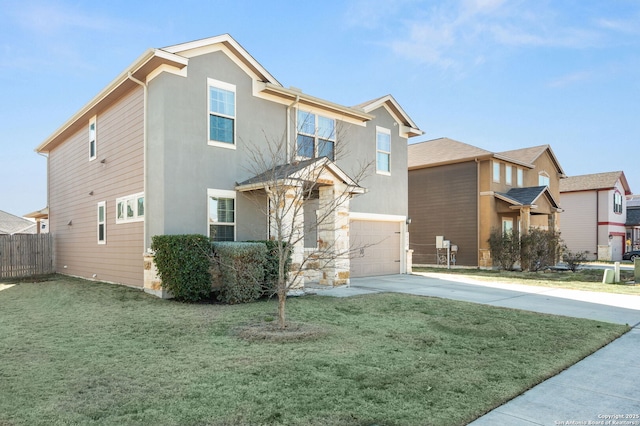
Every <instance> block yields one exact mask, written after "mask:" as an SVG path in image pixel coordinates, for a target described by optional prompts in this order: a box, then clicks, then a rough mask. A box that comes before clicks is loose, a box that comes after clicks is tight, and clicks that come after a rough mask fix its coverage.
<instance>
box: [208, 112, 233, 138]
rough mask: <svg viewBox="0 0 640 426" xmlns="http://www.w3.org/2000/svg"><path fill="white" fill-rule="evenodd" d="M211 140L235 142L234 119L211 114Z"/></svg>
mask: <svg viewBox="0 0 640 426" xmlns="http://www.w3.org/2000/svg"><path fill="white" fill-rule="evenodd" d="M209 132H210V133H209V140H212V141H218V142H225V143H233V119H231V118H225V117H220V116H217V115H210V116H209Z"/></svg>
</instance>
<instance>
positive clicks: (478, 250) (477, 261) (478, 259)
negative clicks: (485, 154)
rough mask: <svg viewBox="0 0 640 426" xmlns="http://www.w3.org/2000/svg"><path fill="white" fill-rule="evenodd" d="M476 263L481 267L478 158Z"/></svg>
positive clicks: (478, 167) (477, 172) (478, 171)
mask: <svg viewBox="0 0 640 426" xmlns="http://www.w3.org/2000/svg"><path fill="white" fill-rule="evenodd" d="M474 161H475V162H476V204H477V207H476V263H477V264H478V267H480V161H479V160H478V158H477V157H476V158H475V159H474Z"/></svg>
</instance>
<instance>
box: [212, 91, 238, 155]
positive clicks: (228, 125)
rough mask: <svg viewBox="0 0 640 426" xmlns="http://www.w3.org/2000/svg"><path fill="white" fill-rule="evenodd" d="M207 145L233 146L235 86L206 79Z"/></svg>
mask: <svg viewBox="0 0 640 426" xmlns="http://www.w3.org/2000/svg"><path fill="white" fill-rule="evenodd" d="M207 82H208V85H209V145H215V146H221V147H224V148H235V133H236V131H235V127H236V86H235V85H233V84H229V83H225V82H222V81H218V80H214V79H211V78H210V79H208V80H207Z"/></svg>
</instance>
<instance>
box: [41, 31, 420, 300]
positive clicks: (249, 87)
mask: <svg viewBox="0 0 640 426" xmlns="http://www.w3.org/2000/svg"><path fill="white" fill-rule="evenodd" d="M421 134H422V131H421V130H419V129H418V127H417V126H416V124H415V123H414V122H413V121H412V120H411V119H410V117H409V116H408V115H407V114H406V113H405V112H404V111H403V109H402V108H401V107H400V105H399V104H398V103H397V102H396V101H395V99H394V98H393V97H392V96H390V95H387V96H383V97H380V98H377V99H374V100H372V101H369V102H365V103H362V104H359V105H357V106H353V107H347V106H343V105H338V104H336V103H333V102H330V101H327V100H324V99H320V98H317V97H314V96H310V95H307V94H305V93H303V92H302V91H300V90H298V89H292V88H286V87H284V86H283V85H282V84H280V82H278V81H277V80H276V79H275V78H274V77H273V76H272V75H271V74H270V73H269V72H268V71H267V70H266V69H264V68H263V67H262V66H261V65H260V64H259V63H258V62H257V61H256V60H255V59H254V58H253V57H252V56H251V55H250V54H249V53H248V52H247V51H246V50H245V49H244V48H243V47H242V46H240V45H239V44H238V43H237V42H236V41H235V40H234V39H233V38H232V37H231V36H229V35H221V36H217V37H212V38H208V39H203V40H198V41H193V42H189V43H184V44H179V45H175V46H170V47H165V48H162V49H149V50H148V51H146V52H145V53H143V54H142V56H140V58H138V59H137V60H136V61H134V62H133V63H132V64H131V65H130V66H129V67H127V68H126V69H125V70H124V71H123V72H122V73H121V74H120V75H119V76H118V77H117V78H116V79H115V80H113V82H112V83H110V84H109V85H108V86H107V87H105V88H104V89H103V90H102V91H101V92H100V93H99V94H98V95H96V96H95V97H94V98H93V99H92V100H91V101H90V102H89V103H88V104H86V105H85V106H84V107H83V108H82V109H81V110H80V111H78V112H77V113H76V114H75V115H74V116H73V117H71V118H70V119H69V120H68V121H67V122H66V123H64V124H63V125H62V126H61V127H60V128H59V129H58V130H57V131H56V132H54V133H53V134H52V135H51V136H50V137H49V138H47V139H46V140H45V141H44V142H43V143H42V144H41V145H40V146H38V147H37V149H36V150H37V152H39V153H43V154H46V155H47V156H48V198H49V199H48V204H49V206H48V207H49V222H50V230H51V232H52V233H54V234H55V238H56V246H57V247H56V250H57V254H58V255H57V265H56V267H57V270H58V272H60V273H64V274H69V275H74V276H80V277H85V278H89V279H98V280H102V281H109V282H115V283H121V284H125V285H129V286H136V287H142V286H143V281H144V279H143V272H144V269H145V267H148V265H147V266H145V262H144V260H143V254H144V253H147V252H148V251H149V247H150V245H151V238H152V236H154V235H161V234H183V233H198V234H204V235H208V236H210V237H211V238H213V239H215V240H235V241H243V240H255V239H268V238H270V237H271V235H270V232H271V230H270V225H269V217H268V216H269V215H268V214H266V213H265V211H268V209H264V208H260V207H264V206H259V205H257V204H256V202H255V200H256V197H257V198H258V199H259V197H260V188H258V187H256V186H251V185H247V184H246V183H247V182H252V179H254V178H255V177H256V172H255V169H254V168H252V165H251V160H252V159H255V153H256V150H259V149H262V148H265V147H267V146H268V145H269V144H274V143H276V142H277V141H285V144H286V149H287V152H288V153H292V155H290V156H289V157H288V158H289V159H291V158H294V159H295V160H296V161H307V160H314V159H320V158H324V159H325V160H323V161H325V163H326V164H327V168H326V170H327V171H328V173H329V174H330V175H331V176H330V178H329V181H331V179H334V180H335V183H336V185H337V184H338V183H339V184H348V182H347V181H349V180H350V177H349V176H350V173H352V171H353V170H355V169H356V168H357V166H358V165H359V164H363V163H370V164H371V165H372V171H371V173H369V174H367V175H366V177H365V178H364V179H362V180H360V181H359V182H358V185H359V190H358V191H355V192H354V193H353V196H352V198H351V199H350V200H349V203H348V210H347V211H346V212H345V214H346V215H347V216H348V223H347V224H345V225H344V226H342V227H341V228H342V232H341V233H338V234H336V235H335V236H334V238H336V239H342V240H347V241H342V243H343V244H347V246H349V245H351V244H354V243H355V242H358V244H362V246H363V247H366V249H363V250H360V251H359V252H358V255H357V256H351V258H350V259H347V263H346V266H345V267H343V269H344V268H346V269H347V270H346V271H341V274H340V277H341V278H342V279H341V280H339V279H337V278H336V277H330V278H329V279H328V280H325V281H326V282H325V283H326V284H329V285H336V284H341V283H344V282H348V279H349V277H354V276H364V275H381V274H393V273H401V272H404V271H405V270H406V267H407V257H406V256H407V250H406V248H407V247H406V245H407V237H406V232H407V228H406V221H407V208H408V207H407V205H408V199H407V142H408V138H410V137H413V136H417V135H421ZM323 164H324V163H323ZM324 178H326V176H324V177H323V179H324ZM323 182H324V181H323ZM331 182H333V181H331ZM325 184H326V183H325ZM327 185H328V184H327ZM265 200H266V198H265ZM265 202H266V201H265ZM313 202H314V201H313V200H310V206H313V205H314V204H313ZM315 202H316V203H318V201H317V200H316V201H315ZM258 204H259V203H258ZM316 205H317V204H316ZM304 216H305V219H308V218H312V217H313V208H308V209H305V215H304ZM317 239H318V238H317V235H316V234H310V235H309V236H306V235H305V241H304V244H302V243H301V244H300V246H299V247H296V251H297V252H298V254H299V253H301V252H302V251H303V250H308V249H313V247H314V246H315V245H316V244H317ZM303 245H304V247H303ZM334 272H335V271H334ZM149 290H150V291H152V292H154V291H155V290H157V289H149Z"/></svg>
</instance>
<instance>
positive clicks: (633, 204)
mask: <svg viewBox="0 0 640 426" xmlns="http://www.w3.org/2000/svg"><path fill="white" fill-rule="evenodd" d="M629 209H640V195H628V196H627V211H629Z"/></svg>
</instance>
